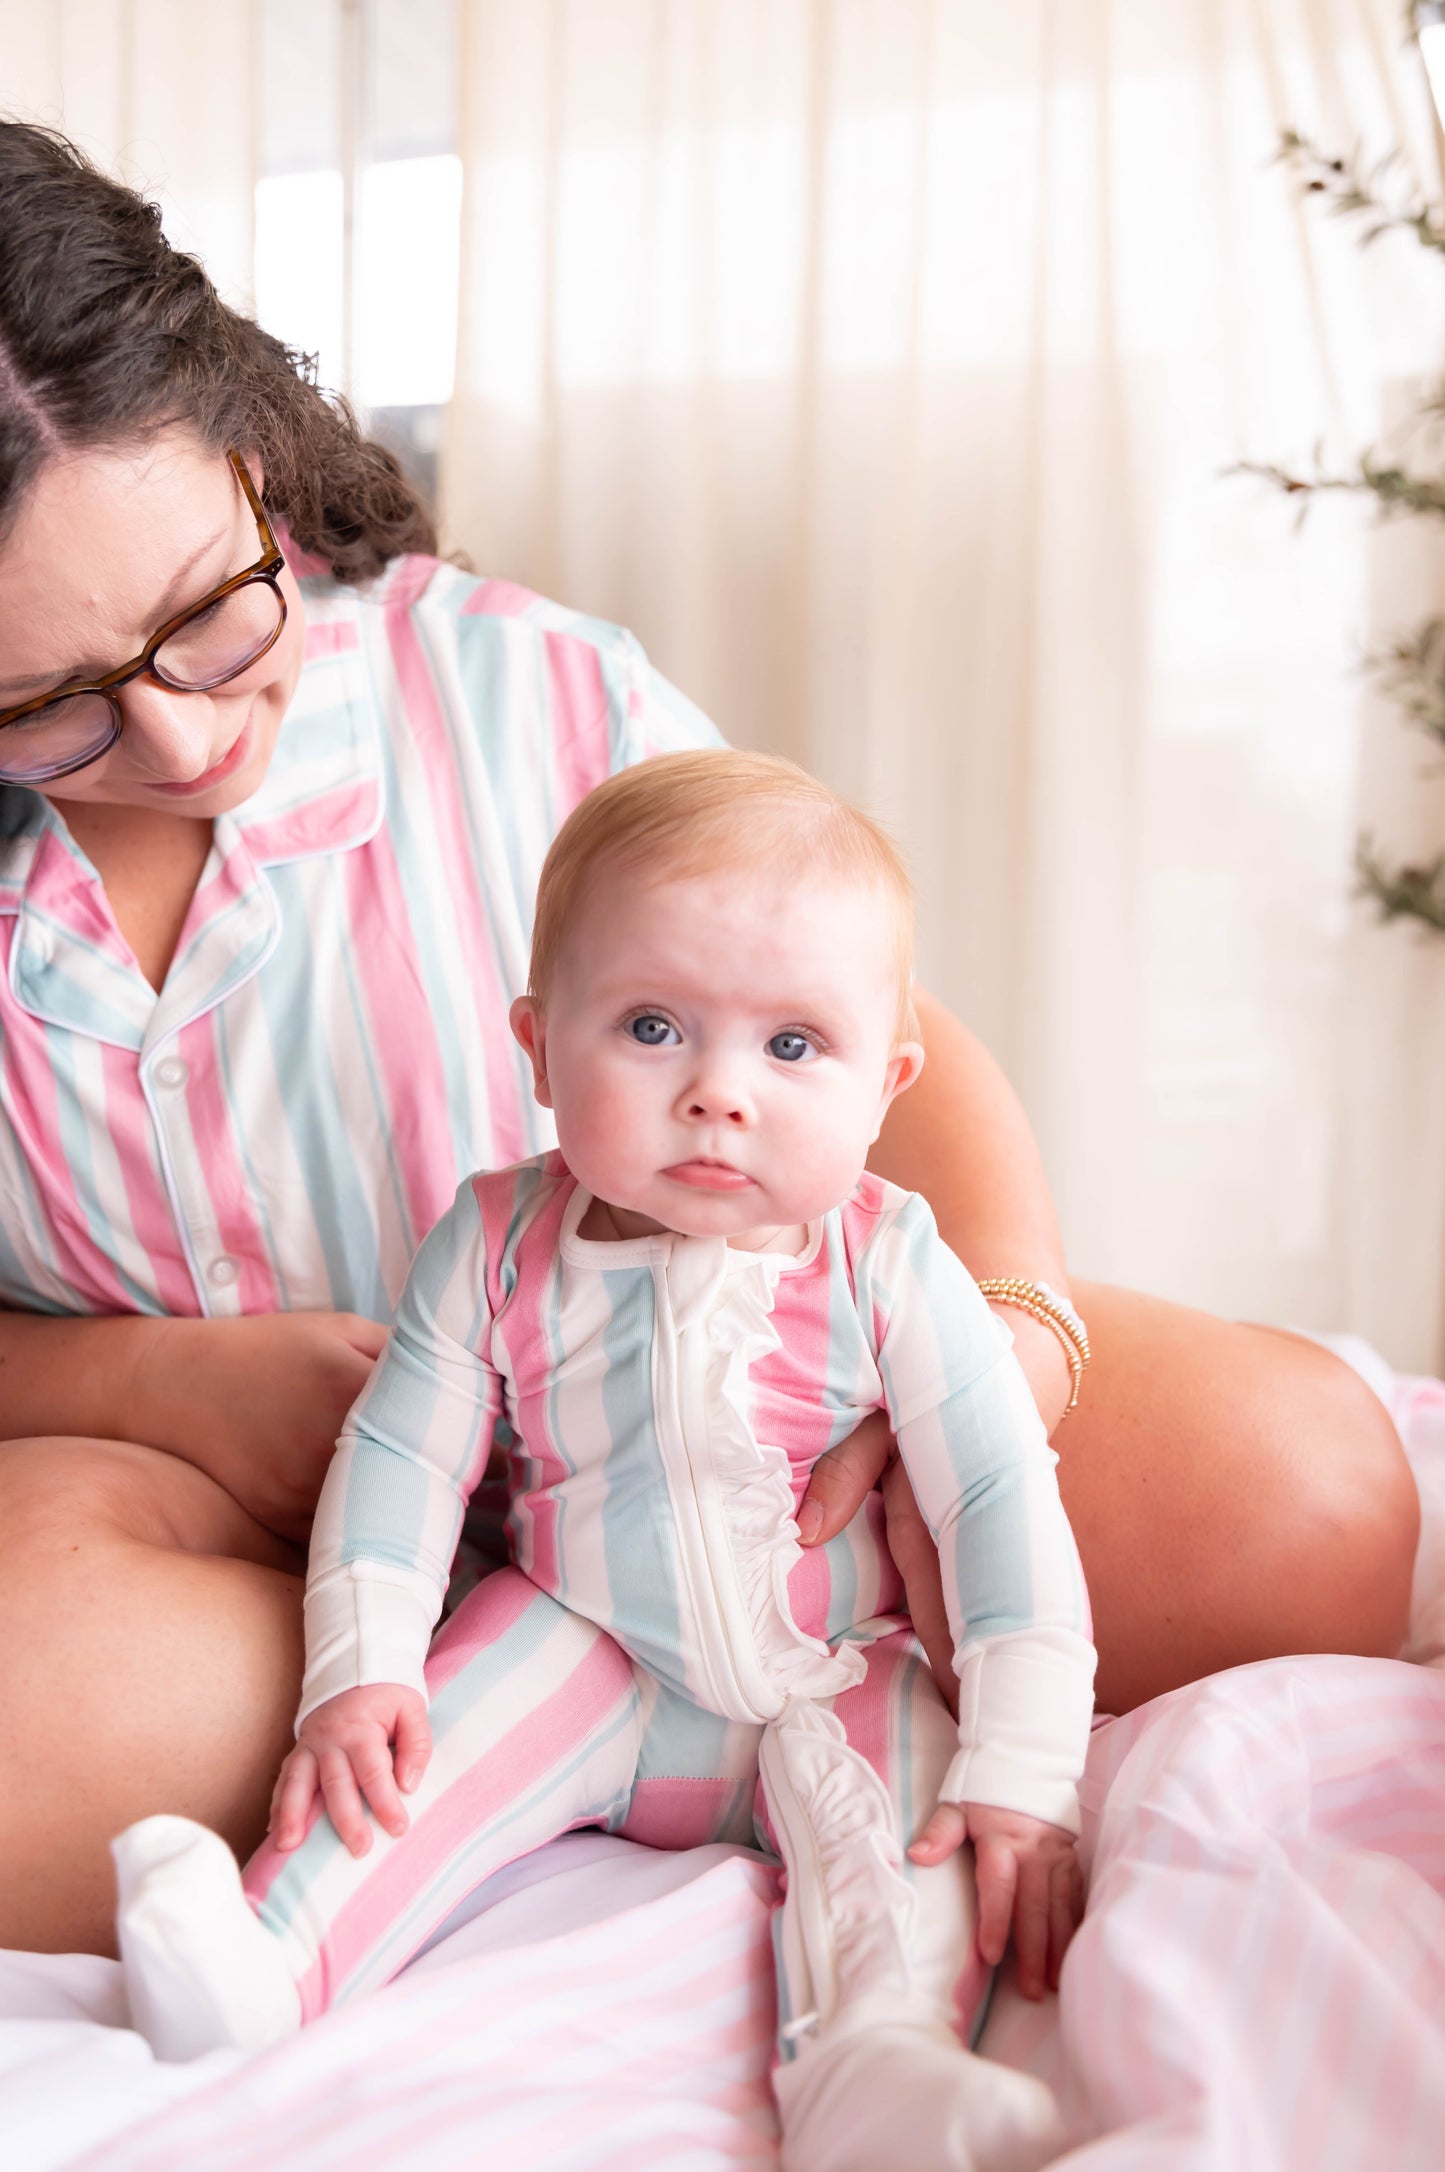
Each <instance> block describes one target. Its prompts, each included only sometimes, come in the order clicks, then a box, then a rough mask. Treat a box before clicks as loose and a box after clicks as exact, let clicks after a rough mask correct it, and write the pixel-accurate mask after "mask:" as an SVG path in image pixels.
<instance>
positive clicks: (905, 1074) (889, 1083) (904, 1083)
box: [873, 1041, 923, 1139]
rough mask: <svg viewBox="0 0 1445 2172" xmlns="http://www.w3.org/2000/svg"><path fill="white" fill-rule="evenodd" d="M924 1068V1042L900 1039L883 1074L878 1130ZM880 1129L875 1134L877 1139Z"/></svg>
mask: <svg viewBox="0 0 1445 2172" xmlns="http://www.w3.org/2000/svg"><path fill="white" fill-rule="evenodd" d="M922 1069H923V1043H922V1042H921V1041H900V1042H899V1044H898V1046H897V1047H896V1048H895V1049H894V1051H893V1054H892V1055H891V1056H890V1057H889V1059H888V1069H887V1070H886V1071H885V1072H884V1074H883V1099H882V1101H881V1102H880V1103H879V1105H878V1131H881V1130H882V1129H883V1119H884V1117H885V1116H886V1115H887V1114H888V1111H889V1109H890V1108H891V1107H892V1106H893V1103H894V1102H895V1101H896V1100H897V1099H898V1096H899V1095H900V1094H906V1093H907V1091H908V1089H909V1087H910V1086H911V1085H912V1084H913V1083H914V1081H915V1079H916V1078H917V1077H918V1074H919V1072H920V1071H921V1070H922ZM878 1131H875V1132H874V1134H873V1136H874V1138H875V1139H876V1138H877V1136H878Z"/></svg>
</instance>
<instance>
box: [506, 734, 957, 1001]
mask: <svg viewBox="0 0 1445 2172" xmlns="http://www.w3.org/2000/svg"><path fill="white" fill-rule="evenodd" d="M782 848H786V850H787V851H788V852H789V853H790V854H793V855H795V858H796V864H797V866H798V869H799V875H800V879H804V880H805V879H806V878H807V875H808V874H809V873H813V872H818V873H823V874H827V875H832V876H834V877H841V878H842V879H843V880H844V881H845V882H856V883H859V884H863V885H866V886H869V887H871V888H873V889H875V890H877V891H878V892H879V893H880V894H881V897H882V900H883V903H884V907H885V909H886V910H887V911H888V912H889V913H890V914H891V916H892V921H893V937H894V957H895V962H896V970H897V976H898V1013H897V1022H896V1026H895V1037H896V1039H897V1040H898V1041H899V1042H903V1041H912V1040H916V1039H917V1038H918V1022H917V1019H916V1018H915V1016H914V1011H913V999H912V995H911V992H910V991H911V984H912V979H913V885H912V884H911V883H910V881H909V879H908V870H907V869H906V868H905V866H904V865H903V861H902V858H901V857H900V855H899V852H898V849H897V847H896V846H895V845H894V843H893V841H892V839H891V838H890V837H889V836H888V835H887V833H886V832H885V831H884V830H882V829H880V827H879V825H878V824H877V823H876V822H874V821H872V820H871V819H870V818H869V817H868V816H867V815H865V814H863V813H861V812H860V811H859V809H858V808H856V807H850V806H849V804H848V802H847V801H846V800H844V799H840V798H839V797H838V795H837V793H836V792H830V791H829V790H828V787H827V786H826V785H824V784H820V783H819V782H818V780H817V778H816V777H810V776H809V775H808V773H807V771H806V770H802V769H798V768H796V767H795V766H794V764H793V763H792V762H784V761H780V760H779V759H778V758H777V757H776V756H775V755H771V754H747V753H740V752H738V751H737V750H735V749H733V748H725V747H718V748H708V749H704V750H700V751H698V752H697V753H693V754H659V755H654V756H653V758H652V759H651V760H650V761H646V762H640V763H638V765H637V766H636V768H634V769H624V770H623V771H621V772H620V774H619V775H617V776H615V777H609V778H608V779H607V782H606V783H605V784H599V785H598V786H597V788H596V790H595V791H593V792H589V793H588V795H587V797H586V799H584V800H583V801H582V802H581V803H580V805H578V806H576V807H574V808H573V810H572V812H571V814H570V815H569V816H568V817H567V820H566V821H565V822H564V823H563V825H562V827H561V829H560V830H559V831H558V832H557V835H556V836H555V838H554V839H553V840H552V848H551V850H550V852H549V853H548V854H547V857H546V859H545V861H544V862H543V864H542V874H541V879H540V881H539V883H538V887H537V917H536V921H535V923H534V926H533V929H532V968H531V974H530V977H529V979H528V982H527V993H528V994H529V995H530V996H531V997H532V999H533V1000H534V1002H536V1003H539V1004H541V1005H542V1006H543V1008H545V1007H546V1002H547V995H548V991H549V989H550V988H551V985H552V977H553V974H554V973H555V971H556V968H557V958H558V954H559V952H560V951H561V948H562V944H563V942H564V940H565V938H566V933H567V930H568V928H569V927H570V926H571V925H572V922H573V919H574V918H575V916H576V914H577V912H578V910H579V908H580V906H581V903H582V900H583V896H584V893H585V892H586V889H587V887H588V884H589V883H590V882H592V881H593V880H594V878H595V877H596V876H598V875H599V874H600V873H602V872H603V871H604V870H606V869H618V870H626V871H628V872H630V873H636V872H639V871H643V872H645V873H646V874H647V876H648V878H649V879H651V880H655V881H658V882H667V881H679V880H681V881H686V880H688V879H689V878H691V877H694V876H698V875H712V874H716V873H718V872H720V871H722V870H725V869H739V870H742V869H745V868H749V867H756V866H758V865H760V864H761V863H763V862H765V861H768V860H770V859H772V858H773V856H774V855H775V853H776V852H777V851H778V850H779V849H782Z"/></svg>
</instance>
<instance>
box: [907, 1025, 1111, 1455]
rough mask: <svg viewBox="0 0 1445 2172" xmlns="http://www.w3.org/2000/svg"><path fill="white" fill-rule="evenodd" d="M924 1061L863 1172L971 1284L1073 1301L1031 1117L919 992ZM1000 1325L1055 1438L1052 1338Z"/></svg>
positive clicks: (984, 1054) (1056, 1369)
mask: <svg viewBox="0 0 1445 2172" xmlns="http://www.w3.org/2000/svg"><path fill="white" fill-rule="evenodd" d="M914 1003H915V1007H916V1009H917V1012H918V1022H919V1025H920V1027H921V1029H922V1035H923V1046H924V1049H925V1051H926V1053H927V1057H928V1061H927V1062H926V1063H925V1065H924V1067H923V1071H922V1074H921V1076H920V1078H919V1080H918V1083H917V1085H916V1086H913V1087H910V1089H909V1091H908V1092H907V1093H906V1094H900V1095H899V1097H898V1099H897V1100H896V1101H895V1102H894V1104H893V1106H892V1108H891V1109H890V1110H889V1112H888V1116H887V1119H886V1121H885V1123H884V1126H883V1130H882V1133H881V1135H880V1137H879V1140H878V1143H877V1145H876V1146H875V1147H874V1149H873V1152H872V1153H871V1154H870V1156H869V1157H868V1165H869V1167H870V1168H871V1169H872V1170H874V1172H875V1173H876V1174H877V1175H878V1176H882V1177H887V1178H888V1179H889V1181H890V1182H891V1183H894V1184H900V1185H902V1187H903V1189H904V1190H905V1191H909V1192H922V1194H923V1196H924V1198H925V1199H926V1200H927V1201H928V1204H929V1205H930V1207H932V1209H933V1214H934V1219H935V1220H936V1221H937V1223H938V1227H939V1230H940V1232H941V1234H942V1236H943V1239H944V1242H945V1243H946V1244H947V1245H949V1246H950V1247H951V1249H952V1250H953V1251H955V1252H956V1253H957V1254H958V1256H959V1258H960V1259H961V1260H962V1261H963V1264H964V1265H965V1267H967V1269H968V1271H969V1273H970V1274H971V1275H972V1276H973V1278H974V1280H975V1281H984V1280H986V1279H987V1278H989V1277H991V1276H994V1275H1022V1276H1023V1277H1024V1279H1025V1280H1027V1281H1030V1282H1047V1283H1048V1284H1049V1286H1050V1288H1052V1289H1055V1290H1057V1291H1058V1292H1059V1293H1060V1295H1062V1296H1065V1297H1067V1296H1068V1294H1069V1284H1068V1270H1067V1269H1066V1268H1065V1266H1064V1253H1063V1246H1062V1244H1061V1243H1060V1241H1059V1225H1058V1222H1057V1220H1056V1219H1055V1216H1054V1207H1053V1201H1052V1200H1051V1199H1050V1197H1049V1188H1048V1183H1047V1181H1046V1179H1045V1177H1044V1166H1043V1163H1042V1161H1041V1160H1040V1159H1039V1150H1038V1147H1037V1146H1036V1145H1035V1143H1034V1135H1033V1133H1032V1131H1030V1129H1029V1123H1028V1118H1027V1117H1026V1116H1025V1115H1024V1112H1023V1110H1022V1108H1021V1107H1020V1106H1019V1102H1018V1097H1017V1095H1016V1094H1015V1093H1014V1090H1013V1088H1012V1087H1011V1086H1010V1084H1009V1082H1008V1080H1007V1079H1006V1078H1005V1077H1004V1075H1003V1072H1002V1071H1001V1070H1000V1069H999V1067H998V1065H997V1064H996V1063H995V1062H994V1060H993V1057H992V1056H991V1055H990V1054H989V1053H988V1050H987V1049H986V1048H984V1047H983V1045H982V1043H981V1042H979V1041H977V1040H975V1039H974V1037H973V1035H972V1034H971V1033H970V1032H969V1031H968V1030H967V1028H966V1027H965V1026H963V1025H961V1024H960V1023H959V1021H958V1020H957V1019H956V1018H955V1017H954V1016H953V1015H952V1013H951V1012H949V1011H946V1010H945V1009H944V1007H943V1005H942V1004H941V1003H936V1002H935V1001H934V1000H933V998H932V997H931V996H929V995H926V994H925V993H924V992H923V991H922V990H916V991H915V994H914ZM1003 1318H1004V1319H1005V1320H1006V1321H1007V1323H1008V1326H1009V1328H1010V1330H1011V1331H1012V1333H1013V1338H1014V1350H1015V1353H1016V1355H1017V1357H1018V1360H1019V1363H1020V1364H1021V1365H1022V1366H1023V1369H1024V1373H1025V1376H1026V1377H1027V1379H1028V1383H1029V1386H1030V1388H1031V1389H1032V1391H1033V1397H1034V1401H1035V1402H1036V1403H1037V1404H1038V1406H1039V1410H1040V1412H1041V1414H1042V1416H1043V1420H1044V1424H1045V1426H1046V1427H1047V1428H1048V1430H1049V1432H1050V1433H1052V1432H1053V1430H1054V1427H1055V1426H1056V1425H1057V1424H1058V1422H1059V1420H1060V1418H1061V1417H1062V1416H1063V1414H1064V1410H1065V1408H1066V1406H1067V1404H1068V1400H1069V1392H1070V1380H1069V1368H1068V1364H1067V1361H1066V1360H1065V1357H1064V1354H1063V1351H1062V1349H1061V1348H1060V1346H1059V1343H1058V1340H1057V1338H1056V1337H1055V1336H1054V1335H1053V1334H1052V1333H1051V1332H1050V1330H1049V1329H1048V1328H1046V1327H1043V1326H1041V1325H1040V1323H1039V1322H1038V1321H1037V1320H1033V1319H1031V1318H1030V1317H1029V1315H1028V1314H1027V1313H1026V1312H1019V1311H1017V1310H1015V1309H1014V1308H1012V1307H1009V1308H1006V1309H1005V1310H1004V1312H1003Z"/></svg>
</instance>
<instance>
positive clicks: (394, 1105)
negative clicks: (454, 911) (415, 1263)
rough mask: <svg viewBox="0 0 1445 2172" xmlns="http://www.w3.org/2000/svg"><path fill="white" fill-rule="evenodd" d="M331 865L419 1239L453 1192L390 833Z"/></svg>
mask: <svg viewBox="0 0 1445 2172" xmlns="http://www.w3.org/2000/svg"><path fill="white" fill-rule="evenodd" d="M336 864H337V868H338V871H339V873H340V877H341V886H342V894H343V898H344V901H345V912H346V922H347V928H348V932H349V940H350V947H351V954H352V960H353V963H354V965H355V969H356V973H357V977H358V978H359V980H360V982H361V988H362V995H363V999H364V1001H365V1004H366V1014H367V1025H368V1030H369V1036H370V1042H371V1052H372V1057H373V1060H374V1062H375V1064H376V1066H377V1069H378V1070H379V1071H380V1073H381V1078H382V1086H383V1091H384V1094H385V1097H386V1124H387V1131H388V1136H389V1139H390V1144H391V1149H392V1152H393V1154H394V1155H395V1157H396V1160H397V1162H398V1164H399V1165H400V1169H401V1180H402V1186H403V1189H404V1191H405V1194H406V1204H407V1214H408V1217H409V1219H410V1222H411V1242H412V1243H413V1244H417V1243H419V1242H420V1241H421V1239H422V1237H423V1236H424V1235H425V1234H426V1232H427V1231H428V1230H429V1229H430V1228H431V1227H432V1224H433V1223H434V1222H436V1221H438V1220H439V1219H440V1217H441V1216H442V1214H444V1213H445V1211H446V1209H447V1207H448V1206H449V1205H450V1203H451V1199H452V1195H453V1193H454V1192H455V1190H456V1167H455V1164H454V1162H453V1159H452V1141H451V1133H450V1129H449V1127H448V1125H447V1122H446V1118H445V1111H446V1107H447V1089H446V1069H445V1066H444V1064H443V1062H442V1054H441V1045H440V1042H439V1041H438V1038H437V1028H436V1020H435V1019H434V1017H433V1015H432V1010H431V1005H430V1003H429V1002H428V1000H427V994H426V987H425V983H424V981H423V978H422V975H421V974H420V973H419V972H418V971H417V969H416V965H415V962H414V959H413V956H412V949H413V944H414V940H415V938H414V935H413V932H412V929H411V927H410V924H409V915H408V911H407V903H406V896H405V892H404V891H403V889H402V885H401V876H400V873H399V870H398V868H397V864H396V855H395V853H394V852H393V850H392V844H391V839H390V837H389V836H388V834H387V833H386V831H384V830H383V831H381V832H380V833H379V834H378V835H377V836H376V837H374V838H373V839H372V840H371V842H370V844H368V845H365V846H363V847H362V848H361V849H360V850H358V851H356V852H348V853H344V854H343V855H342V856H341V858H340V859H339V860H338V862H337V863H336Z"/></svg>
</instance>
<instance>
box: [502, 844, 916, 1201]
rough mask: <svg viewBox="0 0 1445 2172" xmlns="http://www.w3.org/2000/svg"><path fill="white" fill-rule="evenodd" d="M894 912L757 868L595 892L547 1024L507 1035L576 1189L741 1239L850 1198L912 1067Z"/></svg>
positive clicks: (541, 1021)
mask: <svg viewBox="0 0 1445 2172" xmlns="http://www.w3.org/2000/svg"><path fill="white" fill-rule="evenodd" d="M890 912H891V908H890V906H889V904H888V903H887V902H886V901H885V899H884V897H883V896H882V894H881V893H880V892H879V891H878V890H876V889H874V888H872V887H871V886H864V885H849V884H846V883H844V882H842V881H841V880H838V879H828V880H824V881H821V882H816V883H814V882H809V883H806V884H803V883H799V882H798V881H796V879H794V880H788V879H783V878H777V877H773V876H771V875H770V874H768V873H766V872H748V873H738V872H728V873H722V874H717V875H709V876H701V877H697V878H694V879H689V880H686V881H664V882H648V881H646V880H640V879H639V878H637V877H636V876H634V875H631V874H621V875H608V874H605V873H604V874H603V875H602V876H601V877H600V879H599V880H598V881H597V882H596V883H595V884H594V885H591V886H589V888H588V890H587V892H586V895H585V896H584V898H583V900H582V906H581V910H580V911H579V913H578V915H577V920H576V924H575V925H574V926H573V928H572V929H571V930H569V932H568V935H567V938H566V941H565V942H564V944H563V947H562V951H561V954H560V955H559V957H558V960H557V967H556V972H555V975H554V979H553V983H552V987H551V990H550V992H549V995H548V1000H547V1006H546V1010H545V1012H540V1011H539V1010H538V1009H537V1007H536V1006H535V1005H534V1004H532V1003H531V1002H530V1000H529V999H527V998H523V1000H522V1001H521V1002H519V1003H518V1004H516V1005H514V1007H513V1013H512V1018H513V1027H514V1030H515V1031H516V1033H517V1037H518V1039H519V1040H520V1041H521V1042H522V1045H523V1047H524V1048H526V1049H527V1050H528V1051H529V1053H530V1054H531V1056H532V1059H533V1065H534V1070H535V1074H536V1084H537V1097H538V1099H539V1100H540V1101H541V1102H542V1103H543V1104H544V1105H545V1106H547V1107H550V1108H551V1109H552V1110H553V1111H554V1112H555V1115H556V1119H557V1136H558V1140H559V1143H560V1145H561V1148H562V1153H563V1156H564V1158H565V1160H566V1162H567V1166H568V1168H569V1169H570V1170H571V1171H572V1173H573V1175H574V1176H575V1177H576V1178H577V1180H578V1182H579V1183H580V1184H582V1185H584V1186H585V1187H586V1189H587V1190H588V1191H590V1192H593V1193H594V1194H595V1195H596V1196H597V1197H598V1198H599V1199H602V1200H605V1201H606V1202H607V1204H608V1205H609V1206H611V1207H614V1208H620V1209H622V1210H623V1211H624V1214H625V1216H627V1217H628V1218H629V1219H628V1220H627V1221H625V1222H623V1223H621V1224H619V1226H622V1227H625V1228H627V1229H628V1230H629V1232H630V1231H632V1230H636V1229H640V1228H642V1227H645V1226H647V1225H649V1224H650V1225H655V1226H657V1227H659V1228H663V1229H672V1230H681V1231H684V1232H686V1233H688V1234H690V1235H694V1236H724V1237H730V1238H732V1239H734V1240H735V1241H738V1242H744V1243H745V1242H747V1241H748V1240H749V1239H750V1238H751V1239H757V1240H759V1241H761V1239H762V1237H763V1236H764V1235H765V1234H766V1233H768V1232H770V1231H771V1230H773V1229H776V1228H782V1229H789V1228H793V1227H795V1226H796V1225H798V1224H800V1223H803V1222H806V1221H808V1220H810V1219H811V1218H812V1217H813V1216H815V1215H819V1214H823V1213H826V1212H827V1210H828V1209H829V1208H830V1207H835V1206H837V1205H838V1204H839V1203H840V1202H841V1201H842V1200H844V1199H846V1198H847V1197H848V1195H849V1193H850V1192H851V1191H852V1190H853V1188H854V1186H855V1185H856V1183H857V1181H858V1179H859V1177H860V1175H861V1174H862V1172H863V1166H864V1162H865V1160H866V1158H867V1154H868V1148H869V1147H870V1145H871V1144H872V1142H873V1140H874V1139H875V1138H876V1137H877V1135H878V1129H879V1126H880V1125H881V1123H882V1121H883V1115H884V1111H885V1110H886V1109H887V1107H888V1104H889V1102H890V1101H891V1100H892V1099H893V1098H894V1096H895V1094H898V1093H900V1092H901V1091H902V1090H903V1088H904V1087H905V1086H907V1085H909V1084H911V1082H912V1080H913V1079H914V1078H915V1077H916V1076H917V1073H918V1069H919V1067H920V1065H921V1063H922V1060H923V1051H922V1049H921V1048H919V1047H918V1045H917V1043H908V1044H907V1045H905V1046H899V1044H898V1043H897V1041H896V1039H895V1033H896V1027H897V1014H898V994H897V979H896V968H895V963H894V950H893V940H892V935H893V930H892V923H891V919H890Z"/></svg>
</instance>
